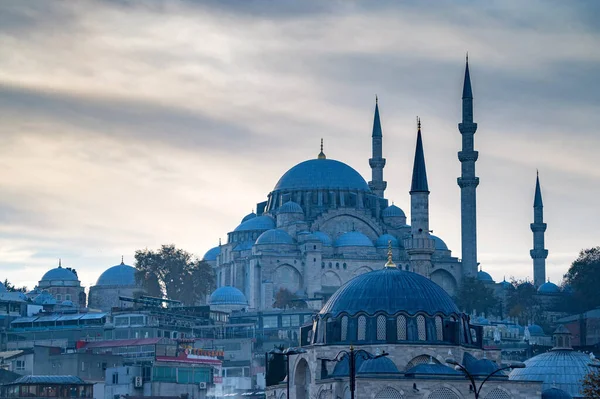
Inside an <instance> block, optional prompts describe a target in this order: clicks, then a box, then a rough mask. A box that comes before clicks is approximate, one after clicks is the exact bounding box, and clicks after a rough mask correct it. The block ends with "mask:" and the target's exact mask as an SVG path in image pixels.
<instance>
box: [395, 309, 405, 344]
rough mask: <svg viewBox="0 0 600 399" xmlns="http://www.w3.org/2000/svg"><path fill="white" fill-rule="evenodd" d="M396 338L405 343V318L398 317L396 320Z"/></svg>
mask: <svg viewBox="0 0 600 399" xmlns="http://www.w3.org/2000/svg"><path fill="white" fill-rule="evenodd" d="M396 338H397V339H398V341H406V317H404V316H402V315H400V316H398V317H397V318H396Z"/></svg>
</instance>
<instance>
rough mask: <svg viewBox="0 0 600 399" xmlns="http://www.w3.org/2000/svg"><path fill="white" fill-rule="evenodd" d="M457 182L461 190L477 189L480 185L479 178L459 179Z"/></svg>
mask: <svg viewBox="0 0 600 399" xmlns="http://www.w3.org/2000/svg"><path fill="white" fill-rule="evenodd" d="M456 181H457V182H458V186H459V187H460V188H464V187H477V186H478V185H479V177H472V178H471V177H459V178H458V179H456Z"/></svg>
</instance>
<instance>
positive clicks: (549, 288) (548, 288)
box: [537, 281, 560, 294]
mask: <svg viewBox="0 0 600 399" xmlns="http://www.w3.org/2000/svg"><path fill="white" fill-rule="evenodd" d="M537 292H538V293H540V294H560V288H558V285H556V284H554V283H551V282H550V281H548V282H545V283H544V284H542V285H540V287H539V288H538V290H537Z"/></svg>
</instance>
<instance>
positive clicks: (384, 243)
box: [375, 234, 400, 248]
mask: <svg viewBox="0 0 600 399" xmlns="http://www.w3.org/2000/svg"><path fill="white" fill-rule="evenodd" d="M390 241H391V242H392V248H399V247H400V244H399V243H398V240H397V239H396V237H394V236H393V235H391V234H384V235H382V236H380V237H379V238H378V239H377V242H376V243H375V246H376V247H377V248H387V247H388V245H389V242H390Z"/></svg>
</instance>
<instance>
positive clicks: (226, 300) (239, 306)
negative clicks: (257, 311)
mask: <svg viewBox="0 0 600 399" xmlns="http://www.w3.org/2000/svg"><path fill="white" fill-rule="evenodd" d="M208 304H209V305H210V308H211V309H214V310H218V311H222V312H229V313H231V312H233V311H238V310H245V309H246V308H248V300H247V299H246V297H245V296H244V293H243V292H242V291H240V290H238V289H237V288H235V287H229V286H225V287H219V288H217V289H216V290H215V291H214V292H213V293H212V294H211V295H210V297H209V299H208Z"/></svg>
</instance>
